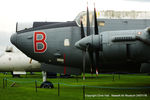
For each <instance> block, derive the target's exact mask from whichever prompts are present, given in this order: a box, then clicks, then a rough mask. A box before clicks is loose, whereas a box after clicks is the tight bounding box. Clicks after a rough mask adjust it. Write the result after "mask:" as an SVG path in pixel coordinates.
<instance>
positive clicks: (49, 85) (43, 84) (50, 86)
mask: <svg viewBox="0 0 150 100" xmlns="http://www.w3.org/2000/svg"><path fill="white" fill-rule="evenodd" d="M40 88H54V85H53V83H52V82H48V81H45V82H43V83H42V84H41V86H40Z"/></svg>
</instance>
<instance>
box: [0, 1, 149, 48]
mask: <svg viewBox="0 0 150 100" xmlns="http://www.w3.org/2000/svg"><path fill="white" fill-rule="evenodd" d="M87 2H88V6H89V10H93V7H94V6H93V4H94V2H95V6H96V8H97V10H117V11H129V10H136V11H139V10H140V11H149V5H150V0H0V35H1V36H0V40H1V43H0V49H1V46H2V45H7V44H10V43H9V37H10V35H11V34H12V33H14V32H15V24H16V22H33V21H71V20H73V19H74V18H75V17H76V16H77V14H78V13H79V12H81V11H85V10H86V7H87Z"/></svg>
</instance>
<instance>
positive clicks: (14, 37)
mask: <svg viewBox="0 0 150 100" xmlns="http://www.w3.org/2000/svg"><path fill="white" fill-rule="evenodd" d="M10 41H11V43H12V44H13V45H15V46H16V45H17V34H16V33H15V34H12V35H11V37H10Z"/></svg>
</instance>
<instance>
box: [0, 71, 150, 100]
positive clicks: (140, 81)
mask: <svg viewBox="0 0 150 100" xmlns="http://www.w3.org/2000/svg"><path fill="white" fill-rule="evenodd" d="M90 76H91V75H89V74H86V77H88V78H86V80H85V81H83V80H82V78H81V77H79V78H51V79H48V80H49V81H51V82H53V83H54V89H41V88H38V89H37V92H36V89H35V80H36V81H38V86H40V84H41V82H42V77H41V74H40V73H37V74H36V75H27V76H26V75H22V76H21V78H12V76H11V75H10V74H8V75H4V74H2V73H1V74H0V100H83V86H82V85H86V87H85V94H86V97H85V99H86V100H98V99H102V100H126V99H128V100H149V99H150V89H149V88H148V87H150V76H148V75H146V74H121V75H120V77H119V75H117V74H115V75H114V80H113V75H111V74H100V75H99V76H98V77H97V78H90ZM3 78H7V88H6V87H5V88H3ZM14 82H16V85H15V86H14V87H11V84H12V83H14ZM58 82H59V83H60V96H58V84H57V83H58ZM92 86H96V87H92ZM100 87H102V88H100ZM133 87H134V88H133ZM127 88H133V89H127ZM139 88H141V89H139ZM140 94H142V95H145V96H141V95H140ZM116 95H117V97H114V96H116ZM107 96H108V97H107ZM121 96H122V97H121ZM136 96H139V97H136Z"/></svg>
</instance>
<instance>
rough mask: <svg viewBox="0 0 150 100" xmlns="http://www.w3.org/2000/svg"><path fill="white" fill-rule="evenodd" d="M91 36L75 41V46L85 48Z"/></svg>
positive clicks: (89, 42)
mask: <svg viewBox="0 0 150 100" xmlns="http://www.w3.org/2000/svg"><path fill="white" fill-rule="evenodd" d="M91 42H92V40H91V37H90V36H88V37H85V38H83V39H81V40H79V41H77V42H76V43H75V47H76V48H78V49H81V50H85V49H86V47H87V45H88V44H91Z"/></svg>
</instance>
